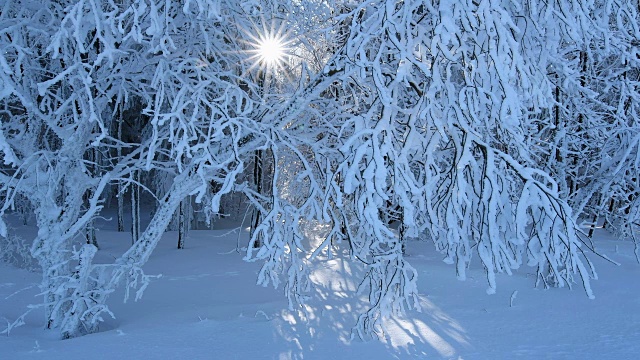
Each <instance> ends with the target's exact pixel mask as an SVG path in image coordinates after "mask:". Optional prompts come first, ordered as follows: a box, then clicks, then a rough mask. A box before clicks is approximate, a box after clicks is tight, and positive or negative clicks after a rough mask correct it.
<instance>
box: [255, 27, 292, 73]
mask: <svg viewBox="0 0 640 360" xmlns="http://www.w3.org/2000/svg"><path fill="white" fill-rule="evenodd" d="M256 45H257V48H256V52H257V55H258V60H259V61H260V62H261V63H262V65H263V66H266V67H267V68H274V67H277V66H278V65H280V64H281V63H282V62H283V61H284V60H285V57H286V53H287V50H286V47H285V42H284V39H282V38H280V37H277V36H274V35H272V34H265V35H264V36H261V37H260V40H259V41H258V43H257V44H256Z"/></svg>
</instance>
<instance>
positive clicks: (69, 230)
mask: <svg viewBox="0 0 640 360" xmlns="http://www.w3.org/2000/svg"><path fill="white" fill-rule="evenodd" d="M639 14H640V3H639V2H638V1H636V0H634V1H627V0H582V1H577V0H545V1H543V0H528V1H520V0H463V1H457V0H247V1H235V0H162V1H160V0H39V1H32V0H5V1H3V2H1V3H0V122H1V126H0V158H1V159H2V166H1V167H0V236H1V237H0V256H1V259H2V260H3V261H4V262H7V263H14V264H20V265H21V266H23V267H24V266H29V267H32V268H33V271H36V272H38V273H39V274H41V282H40V284H39V290H40V297H39V298H38V300H39V301H40V303H35V304H33V305H31V306H30V307H28V308H27V307H25V308H24V311H25V315H26V314H28V313H29V312H30V311H34V309H38V311H43V312H44V314H45V318H44V320H43V321H44V323H43V324H42V325H43V326H44V327H46V328H47V329H52V331H55V332H56V333H57V334H59V337H60V338H63V339H68V338H74V337H78V336H82V335H86V334H90V333H94V332H97V331H99V325H100V323H101V322H102V321H103V319H104V318H105V317H111V316H116V315H117V314H115V313H113V312H112V309H111V307H110V304H111V301H112V298H113V296H112V295H114V293H116V292H117V293H118V294H119V293H120V292H119V291H123V292H124V296H125V298H131V299H136V300H137V299H140V298H141V297H142V295H143V293H144V291H145V289H147V288H148V287H152V286H153V284H151V281H152V279H153V278H154V276H155V274H149V273H147V272H145V270H144V266H145V264H146V263H147V261H148V260H149V258H150V257H151V256H152V253H153V251H154V249H155V248H156V247H157V245H158V243H159V241H160V239H161V238H162V236H163V234H165V232H167V231H176V234H177V239H176V240H175V245H176V247H177V248H178V249H180V248H183V247H185V246H186V247H188V245H189V243H188V241H189V238H188V236H187V235H188V233H189V231H190V230H195V229H214V228H215V227H216V222H217V221H219V220H220V219H223V220H228V221H235V222H237V224H238V226H239V227H240V226H241V227H245V228H248V231H249V235H248V237H247V241H246V242H244V243H243V244H240V246H239V248H242V249H243V250H244V252H245V253H244V259H245V260H246V261H248V262H256V263H259V264H260V270H259V272H258V273H257V279H256V280H257V283H258V285H264V286H274V287H277V288H278V289H283V291H284V296H286V298H287V301H288V306H289V308H296V307H298V306H301V304H304V303H305V302H307V301H308V300H309V298H310V296H312V294H313V291H312V287H313V286H314V285H313V283H312V282H311V281H310V280H309V274H310V268H311V267H312V266H313V264H314V263H317V262H321V261H325V259H326V258H329V259H331V258H332V257H336V256H337V257H342V258H344V259H345V261H349V262H351V263H353V264H356V265H357V266H360V267H361V268H362V269H363V271H362V272H361V276H360V275H359V276H360V277H359V278H357V279H354V280H355V282H356V283H357V284H359V294H361V295H362V296H363V301H365V302H366V306H365V308H364V311H362V312H361V313H359V314H358V316H357V322H356V323H354V324H352V326H353V327H354V331H355V333H356V334H358V335H359V336H360V337H362V338H367V337H369V336H372V334H376V333H377V332H378V331H379V329H380V325H381V323H382V321H383V320H384V319H385V318H386V317H389V316H393V314H397V313H402V312H404V311H407V310H413V309H419V308H420V303H419V301H418V299H417V296H418V291H419V290H420V289H419V288H418V287H417V283H416V282H417V277H418V272H417V271H416V269H415V268H414V267H413V266H412V265H411V263H410V262H411V259H410V258H409V257H407V256H405V252H406V251H407V249H409V248H411V246H412V244H414V243H416V242H427V243H429V244H430V246H431V247H433V248H434V249H435V250H436V251H437V252H439V253H440V254H441V255H442V258H443V259H444V262H445V263H447V264H450V268H451V271H452V272H453V273H455V277H457V278H458V279H461V280H464V279H465V278H467V271H468V269H469V266H470V264H471V263H478V264H481V266H482V268H483V269H484V274H485V279H484V281H485V283H486V292H487V293H488V294H493V293H495V292H496V289H498V288H499V286H500V282H499V281H497V276H498V275H499V274H511V273H512V272H514V271H516V270H517V269H519V268H520V267H522V266H525V267H529V268H531V269H532V270H531V271H533V272H534V274H535V276H534V277H533V278H532V279H530V281H531V282H532V286H536V287H540V288H554V287H560V288H562V287H567V288H573V287H575V288H577V289H581V291H583V292H584V296H586V297H589V298H594V297H595V296H597V295H598V294H597V293H595V292H594V291H593V290H592V287H591V285H592V282H593V280H594V279H596V278H597V275H596V274H597V273H596V268H595V266H594V265H593V262H592V259H594V258H602V257H606V256H605V255H603V254H600V253H599V252H598V251H597V249H596V248H595V246H594V241H595V240H594V239H593V236H592V235H593V231H594V230H595V229H597V228H605V229H607V230H608V231H609V232H610V233H612V234H614V235H615V236H616V237H618V238H619V239H624V240H625V241H629V242H632V243H633V244H635V246H634V247H633V248H635V253H634V256H635V257H636V258H637V257H639V247H640V239H639V238H638V237H639V236H640V232H639V231H640V200H639V194H640V26H639V23H640V15H639ZM112 214H113V216H111V215H112ZM141 218H145V219H147V220H144V221H143V220H141ZM102 219H110V220H109V221H110V222H111V223H112V224H113V227H114V228H116V227H117V230H118V231H120V232H123V233H130V236H131V242H130V244H128V245H127V246H128V250H126V251H124V252H122V253H121V254H119V256H117V257H114V258H113V259H112V260H111V261H110V262H105V261H104V260H100V261H96V254H99V253H100V251H101V246H103V245H104V244H103V243H101V241H99V239H98V237H97V236H96V232H97V229H96V228H97V226H96V225H95V223H96V221H98V220H102ZM22 224H25V225H27V224H28V225H29V226H34V227H36V228H37V231H35V232H34V233H33V236H31V237H29V238H25V237H24V236H19V235H20V233H19V231H18V230H16V229H17V227H18V226H19V225H22ZM310 228H313V229H319V230H317V231H319V232H317V233H316V236H320V237H321V238H322V241H319V242H310V241H309V239H308V233H309V229H310ZM212 241H215V239H213V240H212ZM176 251H181V250H176ZM631 251H633V250H631ZM359 274H360V273H359ZM573 296H583V295H579V294H574V295H573ZM113 301H122V299H121V298H118V299H115V300H113ZM141 301H142V302H144V301H145V299H141ZM427 311H428V310H427ZM23 320H24V318H23V317H21V318H18V319H11V322H9V323H8V325H7V327H6V329H2V327H4V325H2V326H0V330H4V332H6V333H7V334H8V332H9V331H10V330H11V328H13V327H15V326H18V325H21V324H22V323H24V321H23Z"/></svg>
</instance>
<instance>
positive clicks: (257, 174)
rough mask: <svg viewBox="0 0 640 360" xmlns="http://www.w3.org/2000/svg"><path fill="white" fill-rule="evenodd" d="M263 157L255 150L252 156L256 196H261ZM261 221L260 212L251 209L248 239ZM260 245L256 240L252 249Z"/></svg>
mask: <svg viewBox="0 0 640 360" xmlns="http://www.w3.org/2000/svg"><path fill="white" fill-rule="evenodd" d="M262 163H263V156H262V150H256V151H255V154H254V162H253V184H254V185H255V187H256V192H257V193H258V194H262V165H263V164H262ZM261 221H262V216H261V214H260V210H259V209H258V208H254V209H253V213H252V215H251V232H250V234H249V237H250V238H253V232H254V231H255V229H256V228H257V227H258V225H260V222H261ZM261 245H262V241H261V240H260V238H256V240H255V241H254V243H253V247H254V248H259V247H260V246H261Z"/></svg>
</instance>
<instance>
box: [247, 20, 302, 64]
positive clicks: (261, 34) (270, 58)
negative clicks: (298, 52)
mask: <svg viewBox="0 0 640 360" xmlns="http://www.w3.org/2000/svg"><path fill="white" fill-rule="evenodd" d="M265 23H266V21H265V22H263V26H254V27H253V29H252V31H246V32H245V33H246V34H247V35H248V37H249V39H250V41H248V42H247V44H248V46H249V50H248V51H247V52H248V53H249V54H250V56H249V58H248V60H249V61H250V62H251V67H250V70H251V69H254V68H259V69H261V70H266V71H267V72H269V73H274V72H276V71H278V70H280V69H283V68H284V67H285V64H286V63H287V61H288V59H289V56H290V53H291V48H290V45H291V40H290V39H289V36H288V33H287V32H286V31H284V24H280V26H277V25H276V24H275V23H271V24H265ZM272 75H273V74H272Z"/></svg>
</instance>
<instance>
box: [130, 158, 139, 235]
mask: <svg viewBox="0 0 640 360" xmlns="http://www.w3.org/2000/svg"><path fill="white" fill-rule="evenodd" d="M132 177H133V183H132V184H131V242H132V243H133V244H135V243H136V242H137V241H138V239H139V238H140V187H139V186H138V181H140V174H139V172H138V171H137V170H136V171H134V172H133V173H132Z"/></svg>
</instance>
